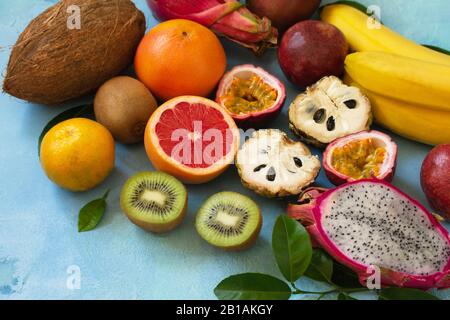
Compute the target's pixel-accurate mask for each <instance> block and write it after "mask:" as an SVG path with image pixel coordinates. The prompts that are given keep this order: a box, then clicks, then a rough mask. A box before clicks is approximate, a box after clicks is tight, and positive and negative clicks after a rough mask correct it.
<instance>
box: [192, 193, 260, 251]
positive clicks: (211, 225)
mask: <svg viewBox="0 0 450 320" xmlns="http://www.w3.org/2000/svg"><path fill="white" fill-rule="evenodd" d="M261 226H262V215H261V211H260V210H259V207H258V205H257V204H256V203H255V202H254V201H253V200H252V199H250V198H248V197H246V196H243V195H241V194H239V193H236V192H229V191H224V192H220V193H216V194H215V195H213V196H211V197H209V198H208V199H207V200H206V201H205V203H203V205H202V206H201V208H200V210H199V211H198V213H197V217H196V221H195V227H196V229H197V232H198V233H199V235H200V236H201V237H202V238H203V239H204V240H206V241H207V242H208V243H210V244H212V245H213V246H216V247H219V248H223V249H228V250H242V249H246V248H248V247H250V246H251V245H252V244H253V243H254V242H255V241H256V238H257V237H258V235H259V232H260V231H261Z"/></svg>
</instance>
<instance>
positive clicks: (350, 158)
mask: <svg viewBox="0 0 450 320" xmlns="http://www.w3.org/2000/svg"><path fill="white" fill-rule="evenodd" d="M396 162H397V144H396V143H395V142H394V141H393V140H392V139H391V137H389V136H388V135H386V134H384V133H382V132H379V131H375V130H372V131H362V132H358V133H355V134H351V135H348V136H346V137H343V138H339V139H336V140H335V141H333V142H332V143H330V144H329V145H328V147H327V148H326V150H325V152H324V155H323V168H324V169H325V173H326V175H327V177H328V179H330V181H331V182H332V183H333V184H334V185H341V184H343V183H345V182H352V181H356V180H361V179H368V178H375V179H379V180H386V181H391V180H392V178H393V177H394V173H395V165H396Z"/></svg>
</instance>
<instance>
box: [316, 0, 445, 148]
mask: <svg viewBox="0 0 450 320" xmlns="http://www.w3.org/2000/svg"><path fill="white" fill-rule="evenodd" d="M321 17H322V20H324V21H326V22H328V23H331V24H333V25H335V26H336V27H337V28H339V29H340V30H341V31H342V32H343V33H344V35H345V36H346V38H347V40H348V42H349V44H350V47H351V48H352V49H353V50H355V51H360V52H356V53H353V54H350V55H348V56H347V58H346V61H345V70H346V75H345V78H344V81H345V82H346V83H347V84H349V85H352V86H356V87H359V88H360V89H361V90H362V91H363V92H364V93H365V94H366V95H367V96H368V97H369V99H370V101H371V103H372V110H373V115H374V119H375V121H376V122H377V123H378V124H380V125H381V126H384V127H386V128H387V129H389V130H391V131H393V132H395V133H397V134H399V135H401V136H404V137H406V138H408V139H411V140H415V141H419V142H422V143H426V144H432V145H436V144H443V143H449V142H450V56H448V55H445V54H443V53H439V52H436V51H434V50H431V49H428V48H426V47H423V46H420V45H418V44H416V43H414V42H412V41H410V40H408V39H406V38H404V37H402V36H401V35H400V34H398V33H395V32H394V31H392V30H390V29H388V28H386V27H385V26H382V25H380V26H379V28H375V29H371V28H369V27H368V26H369V25H368V22H367V21H368V19H369V17H368V16H367V15H365V14H364V13H362V12H361V11H359V10H357V9H354V8H353V7H350V6H348V5H344V4H336V5H329V6H326V7H325V8H324V9H323V11H322V13H321Z"/></svg>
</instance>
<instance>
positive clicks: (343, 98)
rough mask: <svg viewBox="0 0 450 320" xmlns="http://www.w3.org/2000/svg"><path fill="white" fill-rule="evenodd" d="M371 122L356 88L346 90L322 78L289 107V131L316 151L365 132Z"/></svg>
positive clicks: (367, 104) (331, 79) (334, 79)
mask: <svg viewBox="0 0 450 320" xmlns="http://www.w3.org/2000/svg"><path fill="white" fill-rule="evenodd" d="M371 122H372V114H371V107H370V102H369V100H368V99H367V97H366V96H364V95H363V94H362V93H361V91H360V90H359V89H358V88H356V87H350V86H347V85H345V84H344V83H342V81H341V80H340V79H339V78H337V77H334V76H331V77H325V78H322V79H321V80H320V81H319V82H317V83H316V84H314V85H313V86H311V87H308V88H307V89H306V92H305V93H303V94H300V95H299V96H297V98H296V99H295V100H294V102H292V104H291V106H290V107H289V124H290V128H291V130H292V131H293V132H294V133H295V134H297V135H298V136H300V137H301V138H302V140H304V141H305V142H307V143H311V144H313V145H315V146H318V147H324V146H325V145H327V144H328V143H330V142H332V141H333V140H335V139H337V138H340V137H344V136H347V135H349V134H352V133H356V132H359V131H363V130H367V129H368V128H369V126H370V124H371Z"/></svg>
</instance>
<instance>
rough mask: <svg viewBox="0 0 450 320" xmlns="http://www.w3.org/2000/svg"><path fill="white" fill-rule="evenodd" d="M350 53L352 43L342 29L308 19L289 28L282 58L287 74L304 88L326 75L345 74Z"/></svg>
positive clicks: (282, 49) (279, 50)
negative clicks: (349, 47) (346, 38)
mask: <svg viewBox="0 0 450 320" xmlns="http://www.w3.org/2000/svg"><path fill="white" fill-rule="evenodd" d="M347 53H348V44H347V41H346V40H345V37H344V35H343V34H342V32H341V31H340V30H339V29H337V28H336V27H335V26H333V25H331V24H328V23H326V22H322V21H316V20H306V21H302V22H299V23H297V24H295V25H294V26H292V27H291V28H290V29H289V30H288V31H286V33H285V34H284V36H283V38H282V39H281V43H280V47H279V48H278V60H279V62H280V66H281V69H282V70H283V72H284V73H285V75H286V77H287V78H288V79H289V80H290V81H291V82H292V83H294V84H295V85H297V86H298V87H301V88H304V87H307V86H309V85H312V84H314V83H316V82H317V81H319V80H320V79H322V78H323V77H325V76H331V75H333V76H338V77H339V76H341V75H342V74H343V72H344V61H345V57H346V56H347Z"/></svg>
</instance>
